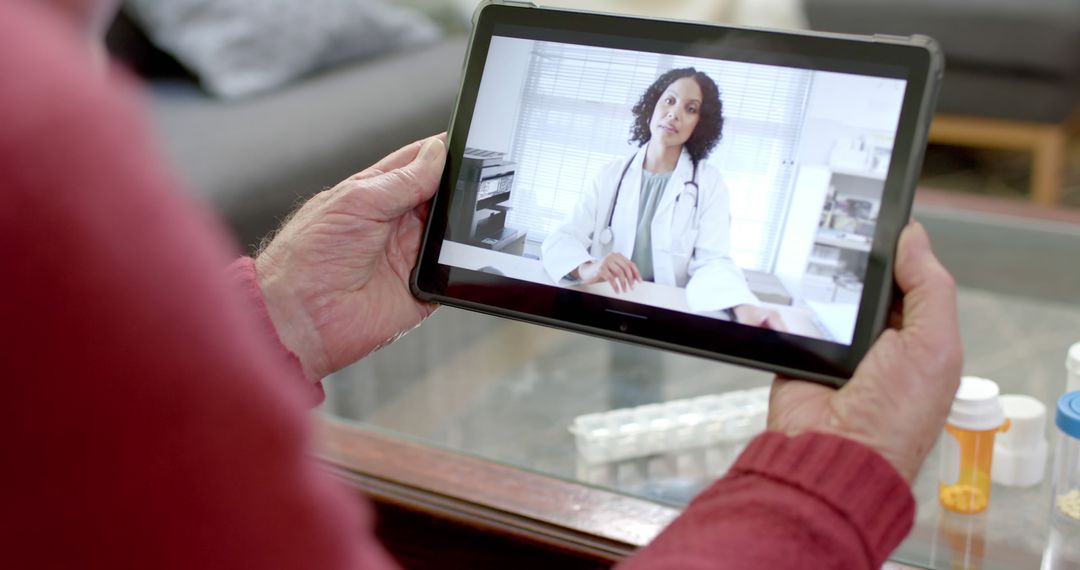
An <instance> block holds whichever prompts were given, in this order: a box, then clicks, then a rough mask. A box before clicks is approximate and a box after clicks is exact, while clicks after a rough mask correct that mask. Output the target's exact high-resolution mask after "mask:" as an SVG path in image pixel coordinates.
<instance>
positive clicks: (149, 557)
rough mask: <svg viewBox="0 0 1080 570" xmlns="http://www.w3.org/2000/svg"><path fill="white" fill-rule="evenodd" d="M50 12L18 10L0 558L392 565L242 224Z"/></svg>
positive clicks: (2, 58) (2, 28) (3, 131)
mask: <svg viewBox="0 0 1080 570" xmlns="http://www.w3.org/2000/svg"><path fill="white" fill-rule="evenodd" d="M47 5H48V4H47V3H46V4H43V3H39V2H34V1H27V0H14V1H11V2H0V37H3V38H4V42H5V43H4V45H5V46H6V47H12V49H2V50H0V117H2V121H0V122H2V124H3V127H2V128H0V173H2V176H0V184H2V192H0V197H2V205H0V259H3V260H4V268H3V270H2V271H0V295H2V298H0V299H2V300H0V322H2V323H3V327H0V337H2V338H0V347H2V348H0V370H2V372H3V377H4V378H5V380H6V382H5V388H6V390H5V394H4V397H3V398H0V426H2V429H0V450H2V453H0V457H3V463H4V469H2V470H0V505H3V508H2V513H3V514H2V515H0V552H2V553H3V554H2V555H0V559H2V562H0V566H3V567H5V568H91V569H97V568H102V569H105V568H155V569H163V570H169V569H189V568H200V569H223V570H224V569H230V570H231V569H235V568H278V569H288V568H296V569H301V568H320V569H335V568H343V569H344V568H373V569H376V570H381V569H387V568H392V567H393V561H392V560H391V559H390V558H389V556H388V555H387V553H386V552H385V551H384V550H383V549H382V548H381V547H380V546H379V544H378V543H377V541H376V539H375V535H374V532H373V529H372V526H373V523H372V515H371V512H370V508H369V507H368V506H367V505H366V504H365V503H363V500H362V499H361V498H359V497H357V496H356V494H355V493H350V492H349V491H348V490H347V489H345V488H344V486H342V485H340V484H339V483H338V481H336V480H335V479H334V478H333V477H332V476H331V475H330V474H329V473H327V472H325V471H324V470H323V469H321V468H320V467H319V465H318V464H317V462H316V461H315V460H314V459H313V458H312V456H311V452H312V433H311V432H312V430H311V426H310V425H309V422H308V413H309V408H310V406H309V399H308V398H307V396H309V395H310V392H307V391H306V390H310V388H309V387H308V386H305V385H304V384H303V383H302V382H301V381H298V380H297V377H296V371H295V362H290V359H288V358H287V357H285V356H284V355H283V354H282V350H281V348H280V343H278V344H277V345H275V344H274V343H273V342H272V341H271V340H270V339H268V335H267V334H265V331H263V330H260V328H259V327H260V323H259V321H258V320H257V319H254V318H252V314H251V311H250V307H248V306H245V300H244V299H243V298H242V297H241V296H240V295H238V294H237V288H236V287H235V286H234V285H233V284H232V283H230V281H229V279H228V278H227V276H226V275H225V272H223V271H222V270H221V268H223V267H225V266H227V265H228V263H229V261H230V260H232V259H233V258H235V253H234V252H232V251H231V250H230V248H229V247H228V246H227V245H226V244H227V243H228V240H227V239H226V238H225V237H224V232H223V231H222V230H221V228H220V227H219V226H218V225H217V224H216V223H215V222H214V221H213V220H212V218H211V216H210V215H209V213H208V211H207V210H206V209H205V208H202V207H200V206H199V204H197V203H195V202H194V201H193V200H192V199H191V197H190V196H187V195H185V193H184V192H182V191H181V190H180V189H179V188H178V187H177V185H176V184H174V183H172V181H171V177H170V175H169V173H168V172H167V171H166V169H165V168H164V167H163V166H162V165H161V163H160V161H159V160H158V159H157V158H156V156H157V155H156V153H155V152H154V150H153V149H154V143H153V140H152V138H151V137H150V136H149V135H148V129H147V128H146V125H145V124H144V123H143V122H142V121H141V120H140V118H139V116H138V115H137V113H135V112H134V109H136V108H137V106H138V105H137V100H136V95H135V94H133V93H131V92H128V91H126V90H122V89H118V88H117V87H116V85H115V84H113V83H108V82H106V81H105V80H104V79H103V78H102V77H100V76H99V75H98V74H96V73H94V72H93V65H92V63H91V61H90V58H89V57H88V54H87V53H86V51H85V47H84V46H83V45H81V44H79V43H77V42H76V41H75V38H76V34H75V32H74V31H73V30H69V29H65V28H64V25H65V24H64V23H63V22H62V21H61V20H60V19H58V18H55V17H54V16H53V15H52V14H51V13H50V12H48V11H47V10H48V9H47V8H46V6H47ZM237 151H238V152H243V149H237Z"/></svg>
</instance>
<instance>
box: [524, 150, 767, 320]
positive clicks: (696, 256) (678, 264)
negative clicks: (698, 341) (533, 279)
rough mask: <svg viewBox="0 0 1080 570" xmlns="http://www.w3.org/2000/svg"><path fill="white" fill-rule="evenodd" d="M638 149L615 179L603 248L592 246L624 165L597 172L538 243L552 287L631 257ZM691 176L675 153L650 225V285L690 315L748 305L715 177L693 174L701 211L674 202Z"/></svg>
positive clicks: (641, 157) (712, 172) (688, 164)
mask: <svg viewBox="0 0 1080 570" xmlns="http://www.w3.org/2000/svg"><path fill="white" fill-rule="evenodd" d="M646 148H647V145H645V146H642V147H641V149H639V150H638V152H637V153H636V154H635V155H634V158H633V161H632V162H631V163H630V168H629V170H627V171H626V177H625V178H624V179H623V182H622V189H621V190H620V191H619V199H618V201H617V202H616V204H615V212H614V214H613V216H612V222H611V230H612V233H613V234H614V236H613V237H614V240H613V243H612V244H611V245H609V246H607V247H605V246H604V245H603V244H601V243H600V233H601V232H602V231H603V229H604V227H605V226H606V225H607V215H608V209H609V208H610V207H611V200H612V197H613V195H614V194H615V186H616V185H617V184H618V182H619V177H620V175H621V174H622V171H623V168H625V167H626V159H625V158H620V159H618V160H615V161H612V162H611V163H610V164H608V165H607V166H605V167H604V169H603V170H602V171H601V172H600V174H599V176H597V177H596V179H595V180H593V183H592V185H591V186H590V187H589V189H587V190H586V191H585V192H584V193H583V194H582V196H581V198H580V200H578V203H577V205H576V206H575V208H574V211H573V213H572V214H571V215H570V218H569V219H567V220H566V221H565V222H564V223H563V224H562V225H561V226H559V227H558V229H556V230H555V231H554V232H552V233H551V234H550V235H548V237H547V239H545V240H544V243H543V245H542V246H541V249H540V252H541V254H540V260H541V262H542V263H543V265H544V270H545V271H546V272H547V274H548V276H550V277H551V279H552V280H553V281H555V282H556V283H559V282H562V281H563V280H564V279H567V278H568V274H569V273H570V272H571V271H573V270H574V269H576V268H577V267H578V266H579V265H581V264H582V263H584V262H586V261H598V260H600V259H602V258H603V257H605V256H606V255H607V254H608V253H610V252H611V251H616V252H619V253H621V254H623V255H624V256H626V257H627V258H628V259H629V258H630V257H631V255H632V253H633V251H634V239H635V237H636V233H637V232H636V228H637V220H638V202H639V200H640V194H641V171H642V165H643V164H644V161H645V149H646ZM693 170H694V166H693V162H692V161H691V160H690V153H688V152H687V151H686V149H683V151H682V155H681V156H680V157H679V162H678V164H677V165H676V166H675V171H674V172H672V174H671V178H670V179H669V180H668V183H667V186H666V187H665V188H664V193H663V195H662V196H661V197H660V203H659V204H657V207H656V214H655V216H654V217H653V220H652V228H651V229H652V257H653V279H654V280H655V282H656V283H657V284H660V285H672V286H675V287H685V288H686V300H687V304H688V305H689V306H690V309H691V310H693V311H717V310H721V309H726V308H729V307H733V306H735V305H740V304H743V303H750V304H756V303H757V302H758V301H757V298H756V297H754V295H753V293H751V292H750V288H749V287H748V286H747V284H746V276H744V275H743V272H742V271H741V270H740V269H739V267H738V266H737V265H735V262H734V260H732V259H731V253H730V252H731V231H730V228H731V213H730V206H729V200H728V192H727V188H726V187H725V186H724V182H723V180H721V177H720V172H719V171H718V170H716V168H714V167H712V166H710V165H708V164H706V163H704V162H703V163H701V164H700V165H699V166H698V173H697V179H698V180H697V181H698V186H699V196H698V202H699V207H700V208H701V211H700V213H698V214H697V215H695V212H694V201H693V200H692V199H689V195H684V199H681V200H676V198H677V197H678V196H679V194H680V193H681V192H682V191H683V188H684V186H685V185H686V183H687V182H689V181H690V180H691V177H692V175H693ZM690 188H692V186H691V187H690ZM695 220H699V221H700V223H696V222H695Z"/></svg>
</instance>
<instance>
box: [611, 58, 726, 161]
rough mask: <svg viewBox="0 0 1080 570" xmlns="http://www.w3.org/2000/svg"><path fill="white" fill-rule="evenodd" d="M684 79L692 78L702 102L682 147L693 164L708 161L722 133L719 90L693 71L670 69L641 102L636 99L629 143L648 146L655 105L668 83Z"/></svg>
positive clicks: (690, 68)
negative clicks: (692, 131)
mask: <svg viewBox="0 0 1080 570" xmlns="http://www.w3.org/2000/svg"><path fill="white" fill-rule="evenodd" d="M684 77H692V78H693V79H694V80H695V81H697V84H698V86H699V87H701V95H702V102H701V109H700V110H699V111H698V124H697V127H696V128H695V129H694V134H692V135H690V139H689V140H687V141H686V145H685V146H686V151H687V152H689V153H690V158H691V159H693V161H694V163H695V164H697V163H698V162H699V161H701V160H704V159H705V158H706V157H708V156H709V153H710V152H712V150H713V149H714V148H716V145H717V144H719V143H720V139H721V138H722V136H723V130H724V102H723V101H721V100H720V88H719V87H717V86H716V82H715V81H713V80H712V78H710V77H709V76H708V75H705V73H703V72H701V71H698V70H696V69H694V68H693V67H682V68H679V69H672V70H670V71H668V72H666V73H664V74H663V75H661V76H660V77H657V78H656V81H653V83H652V85H650V86H649V88H648V89H646V90H645V92H644V93H642V94H641V99H638V102H637V104H636V105H634V109H633V112H634V123H633V124H632V125H631V126H630V143H631V144H633V143H638V144H645V143H647V142H649V139H651V138H652V130H651V129H650V128H649V121H650V120H652V114H653V109H655V108H656V102H657V101H659V100H660V96H661V95H663V93H664V91H665V90H666V89H667V88H668V87H670V86H671V84H672V83H675V82H676V81H678V80H679V79H682V78H684Z"/></svg>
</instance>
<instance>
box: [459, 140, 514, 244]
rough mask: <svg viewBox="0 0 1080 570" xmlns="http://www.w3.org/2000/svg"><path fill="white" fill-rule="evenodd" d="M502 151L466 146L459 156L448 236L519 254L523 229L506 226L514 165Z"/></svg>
mask: <svg viewBox="0 0 1080 570" xmlns="http://www.w3.org/2000/svg"><path fill="white" fill-rule="evenodd" d="M505 156H506V155H505V153H501V152H494V151H490V150H481V149H477V148H466V149H465V154H464V156H463V157H462V160H461V172H460V173H459V175H458V180H457V188H456V189H455V191H454V199H453V200H454V202H453V205H452V207H451V209H450V233H449V236H448V237H449V238H450V239H451V240H453V241H456V242H459V243H465V244H468V245H472V246H476V247H482V248H485V249H491V250H494V251H500V252H503V253H510V254H513V255H522V254H524V253H525V232H522V231H519V230H515V229H513V228H508V227H506V214H507V212H508V211H509V210H510V194H511V192H512V191H513V189H514V172H515V170H516V168H517V165H516V164H515V163H513V162H511V161H508V160H505V158H504V157H505Z"/></svg>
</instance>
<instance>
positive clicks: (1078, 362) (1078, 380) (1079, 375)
mask: <svg viewBox="0 0 1080 570" xmlns="http://www.w3.org/2000/svg"><path fill="white" fill-rule="evenodd" d="M1065 370H1066V371H1067V372H1068V378H1069V379H1068V383H1067V386H1066V388H1065V391H1066V392H1075V391H1077V390H1080V342H1078V343H1076V344H1074V345H1072V346H1071V347H1069V354H1068V355H1067V356H1066V357H1065Z"/></svg>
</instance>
